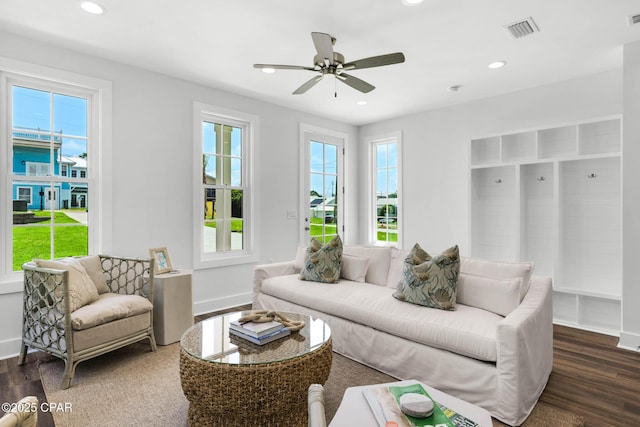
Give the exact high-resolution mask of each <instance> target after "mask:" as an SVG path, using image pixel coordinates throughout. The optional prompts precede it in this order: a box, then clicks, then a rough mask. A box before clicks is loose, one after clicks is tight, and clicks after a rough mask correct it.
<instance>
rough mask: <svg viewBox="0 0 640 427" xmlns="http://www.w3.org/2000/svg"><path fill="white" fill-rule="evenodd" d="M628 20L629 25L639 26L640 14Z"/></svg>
mask: <svg viewBox="0 0 640 427" xmlns="http://www.w3.org/2000/svg"><path fill="white" fill-rule="evenodd" d="M628 20H629V25H635V24H640V13H639V14H637V15H631V16H629V18H628Z"/></svg>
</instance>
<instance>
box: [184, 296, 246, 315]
mask: <svg viewBox="0 0 640 427" xmlns="http://www.w3.org/2000/svg"><path fill="white" fill-rule="evenodd" d="M252 296H253V294H252V293H250V292H247V293H244V294H237V295H230V296H227V297H223V298H215V299H210V300H207V301H198V302H196V303H194V304H193V313H194V314H195V315H196V316H197V315H199V314H204V313H211V312H212V311H218V310H224V309H227V308H230V307H236V306H238V305H245V304H251V298H252Z"/></svg>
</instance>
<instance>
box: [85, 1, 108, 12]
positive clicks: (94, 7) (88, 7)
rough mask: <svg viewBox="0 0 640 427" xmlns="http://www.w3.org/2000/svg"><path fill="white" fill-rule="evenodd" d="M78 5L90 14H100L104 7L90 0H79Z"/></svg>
mask: <svg viewBox="0 0 640 427" xmlns="http://www.w3.org/2000/svg"><path fill="white" fill-rule="evenodd" d="M80 7H81V8H82V10H84V11H85V12H87V13H90V14H92V15H102V14H103V13H104V7H102V6H100V5H99V4H98V3H94V2H92V1H83V2H81V3H80Z"/></svg>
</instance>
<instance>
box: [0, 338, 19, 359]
mask: <svg viewBox="0 0 640 427" xmlns="http://www.w3.org/2000/svg"><path fill="white" fill-rule="evenodd" d="M21 345H22V338H14V339H10V340H6V341H0V360H2V359H8V358H10V357H15V356H17V355H18V354H20V346H21Z"/></svg>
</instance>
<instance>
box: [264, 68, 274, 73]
mask: <svg viewBox="0 0 640 427" xmlns="http://www.w3.org/2000/svg"><path fill="white" fill-rule="evenodd" d="M262 72H263V73H267V74H273V73H275V72H276V69H275V68H270V67H266V68H263V69H262Z"/></svg>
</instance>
